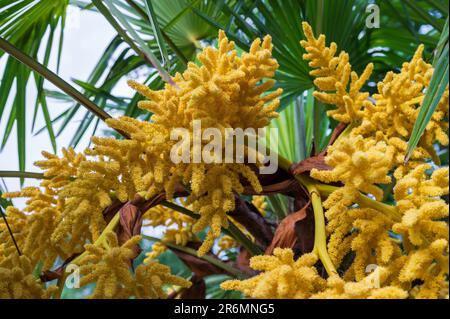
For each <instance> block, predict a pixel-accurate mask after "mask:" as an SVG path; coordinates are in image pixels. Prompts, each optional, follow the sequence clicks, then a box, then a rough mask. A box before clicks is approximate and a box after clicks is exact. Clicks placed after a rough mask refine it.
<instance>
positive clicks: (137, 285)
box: [78, 232, 190, 299]
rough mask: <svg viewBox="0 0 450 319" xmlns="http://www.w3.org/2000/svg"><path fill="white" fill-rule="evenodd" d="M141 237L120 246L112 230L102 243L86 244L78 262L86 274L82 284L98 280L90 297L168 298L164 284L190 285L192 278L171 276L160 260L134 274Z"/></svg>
mask: <svg viewBox="0 0 450 319" xmlns="http://www.w3.org/2000/svg"><path fill="white" fill-rule="evenodd" d="M140 239H141V238H140V236H135V237H133V238H131V239H130V240H128V241H127V242H126V243H124V244H123V245H122V246H119V245H118V240H117V237H116V235H115V233H113V232H108V233H106V234H105V238H104V241H102V242H101V243H99V244H96V245H86V251H87V253H86V254H84V255H83V256H82V257H81V258H80V259H79V260H78V263H79V264H80V273H81V275H82V277H81V280H80V285H81V286H84V285H86V284H88V283H91V282H95V283H96V287H95V290H94V292H93V294H92V295H91V296H90V298H108V299H109V298H130V297H133V296H134V297H136V298H165V297H167V295H166V294H165V293H164V291H163V290H162V286H163V285H164V284H173V285H181V286H183V287H188V286H189V285H190V283H189V282H188V281H186V280H184V279H182V278H179V277H176V276H173V275H171V274H170V270H169V268H168V267H167V266H163V265H160V264H158V263H156V262H151V263H150V264H148V265H140V266H138V267H137V268H136V271H135V274H133V273H132V272H131V269H130V261H131V258H132V256H133V254H134V253H133V251H132V250H131V248H132V247H133V246H134V245H136V244H137V243H138V242H139V241H140Z"/></svg>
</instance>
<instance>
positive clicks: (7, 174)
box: [0, 171, 46, 179]
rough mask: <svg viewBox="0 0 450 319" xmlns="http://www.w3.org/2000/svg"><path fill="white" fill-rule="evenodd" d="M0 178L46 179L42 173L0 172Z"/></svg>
mask: <svg viewBox="0 0 450 319" xmlns="http://www.w3.org/2000/svg"><path fill="white" fill-rule="evenodd" d="M0 177H2V178H3V177H16V178H35V179H45V178H46V177H45V176H44V174H42V173H34V172H19V171H0Z"/></svg>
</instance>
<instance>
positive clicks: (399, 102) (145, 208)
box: [0, 23, 448, 298]
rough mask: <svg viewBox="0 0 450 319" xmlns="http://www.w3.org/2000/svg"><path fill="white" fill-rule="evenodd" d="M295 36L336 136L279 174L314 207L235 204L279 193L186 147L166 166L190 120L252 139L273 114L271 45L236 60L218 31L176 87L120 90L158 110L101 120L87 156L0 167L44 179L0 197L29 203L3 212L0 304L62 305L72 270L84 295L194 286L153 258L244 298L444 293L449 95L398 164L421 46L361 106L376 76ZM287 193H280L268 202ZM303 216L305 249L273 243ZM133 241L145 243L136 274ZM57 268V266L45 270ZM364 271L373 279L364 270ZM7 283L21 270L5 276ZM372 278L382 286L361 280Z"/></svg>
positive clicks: (251, 172)
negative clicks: (24, 300)
mask: <svg viewBox="0 0 450 319" xmlns="http://www.w3.org/2000/svg"><path fill="white" fill-rule="evenodd" d="M303 32H304V35H305V40H303V41H301V45H302V46H303V47H304V49H305V52H306V53H305V55H304V56H303V58H304V59H305V60H309V61H310V67H311V69H312V71H311V73H310V74H311V76H312V77H313V78H314V84H315V86H316V88H317V89H316V92H315V93H314V96H315V98H316V99H317V100H319V101H321V102H322V103H326V104H331V105H334V106H335V108H333V109H331V110H330V111H328V113H327V114H328V116H330V117H331V118H333V119H335V120H336V121H338V122H340V123H343V124H341V125H344V124H345V125H347V128H346V129H345V130H344V131H343V132H342V133H341V134H340V135H339V136H338V137H337V138H336V139H334V140H333V142H332V143H331V145H329V146H328V147H327V149H326V152H325V153H324V154H322V155H324V156H322V155H320V156H318V157H316V158H315V159H314V158H313V159H312V160H311V159H309V160H310V161H311V162H314V160H317V161H322V162H321V163H320V165H317V167H316V166H313V167H312V169H309V170H306V171H304V172H302V173H298V174H297V173H295V172H294V171H295V170H293V166H294V165H293V163H292V162H291V161H290V160H288V159H286V158H284V157H282V156H280V155H278V164H279V167H280V168H281V170H282V172H281V173H280V175H279V176H283V177H285V178H286V176H288V177H287V178H288V181H287V182H288V183H293V184H295V185H296V186H300V187H299V188H300V189H301V190H303V191H304V194H306V195H304V194H303V193H302V192H299V193H298V194H297V193H296V195H295V196H298V198H295V199H296V204H298V203H303V202H304V203H306V202H310V203H311V207H308V205H306V206H305V207H304V208H302V209H301V210H300V211H298V212H286V213H285V214H280V215H279V216H286V219H284V220H282V221H279V220H276V221H270V222H269V221H268V219H265V216H264V215H265V213H266V212H265V205H264V204H261V202H260V201H258V200H257V199H258V198H257V197H256V196H254V197H253V198H252V200H248V198H246V200H248V201H245V200H244V199H243V198H244V197H243V196H244V195H246V196H247V195H248V194H264V193H265V192H266V191H267V193H271V192H273V189H274V185H266V184H264V183H263V180H264V178H263V176H262V175H260V174H258V173H257V172H256V170H255V167H256V168H259V167H261V166H262V165H263V164H262V163H259V162H257V163H256V164H255V165H253V166H250V165H249V164H248V163H217V162H211V163H202V162H200V163H199V162H197V161H195V160H193V159H194V158H193V157H194V156H195V154H196V152H197V153H198V151H199V150H198V149H196V146H194V145H193V144H191V143H190V142H189V145H188V148H189V150H190V151H191V152H190V155H189V156H190V161H188V162H185V161H182V162H175V161H172V160H171V159H172V157H171V155H172V154H171V151H172V149H173V147H174V146H175V143H176V141H174V140H173V139H172V138H171V133H172V132H173V130H175V129H177V128H178V129H179V128H181V129H184V130H185V131H187V132H188V133H189V135H190V136H192V135H194V134H195V133H194V124H193V123H194V122H193V121H194V120H201V121H202V125H204V126H205V127H213V128H216V129H219V130H220V131H221V132H224V131H225V130H226V129H227V128H253V129H259V128H263V127H265V126H267V125H268V124H269V123H270V121H271V120H272V119H274V118H276V117H277V116H278V113H277V112H276V110H277V107H278V106H279V103H280V101H279V97H280V95H281V94H282V91H281V90H280V89H275V88H274V87H275V81H274V80H273V79H272V77H273V76H274V74H275V71H276V70H277V68H278V63H277V61H276V60H275V59H274V58H273V57H272V48H273V46H272V42H271V38H270V37H269V36H267V37H265V38H264V39H263V40H260V39H256V40H255V41H254V42H253V43H252V45H251V46H250V49H249V51H248V52H243V53H242V54H241V55H240V56H239V55H238V53H237V52H236V50H235V48H234V43H233V41H229V40H228V38H227V37H226V35H225V33H224V32H223V31H220V32H219V36H218V46H217V48H216V47H207V48H204V49H203V50H202V52H200V53H199V55H198V57H197V58H198V61H199V63H198V64H195V63H192V62H190V63H188V64H187V68H186V70H185V71H184V72H183V73H182V74H181V73H177V74H176V75H175V76H173V77H172V78H170V79H166V80H167V82H169V83H171V84H172V85H170V84H168V85H166V86H165V87H164V88H163V89H162V90H159V91H154V90H152V89H150V88H149V87H147V86H146V85H143V84H140V83H136V82H134V81H130V82H129V85H130V87H132V88H133V89H135V90H136V91H138V92H139V93H140V94H141V95H143V96H144V97H145V98H146V99H145V100H143V101H140V102H139V104H138V106H139V107H140V108H142V109H143V110H146V111H149V112H151V113H152V114H153V115H152V117H151V120H150V121H140V120H138V119H134V118H130V117H125V116H123V117H119V118H110V117H109V116H108V115H105V114H103V118H104V119H106V123H107V124H108V125H109V126H110V127H111V128H112V129H115V130H116V131H118V132H121V133H123V135H124V136H126V137H127V138H126V139H116V138H111V137H92V145H93V146H92V147H91V148H88V149H86V150H85V151H84V152H83V153H77V152H75V151H74V150H73V149H71V148H69V149H63V150H62V156H61V157H58V156H56V155H53V154H50V153H47V152H43V156H44V160H42V161H38V162H36V163H35V165H36V166H38V167H39V168H41V169H42V170H43V171H44V173H43V175H40V173H27V172H25V173H23V172H22V173H20V174H17V173H14V172H3V171H0V176H4V177H13V176H16V177H22V178H24V177H26V178H42V181H41V184H40V187H25V188H23V189H22V190H21V191H18V192H8V193H5V194H3V197H5V198H17V197H24V198H27V201H26V206H25V208H24V209H23V210H19V209H17V208H15V207H13V206H9V207H8V208H7V211H6V216H7V219H6V220H7V221H8V223H5V222H2V223H0V279H1V278H8V280H7V284H4V285H0V296H5V297H6V298H15V297H19V298H20V297H36V298H50V297H56V298H57V297H61V295H62V291H63V289H64V286H65V280H66V275H67V274H66V273H65V272H64V271H62V272H58V270H59V271H60V270H64V267H65V266H67V265H68V264H76V265H79V266H80V271H81V274H82V277H81V285H82V286H86V285H87V284H90V283H95V284H96V285H95V289H94V290H93V291H92V294H91V295H90V297H91V298H167V297H168V292H167V289H166V287H172V286H176V287H182V288H188V287H190V285H191V282H189V281H188V280H186V279H184V278H180V277H177V276H173V275H171V274H170V269H169V268H168V267H167V266H165V265H162V264H160V263H159V261H158V257H159V255H161V254H162V253H164V252H165V251H166V250H167V249H171V250H173V251H178V252H182V253H185V254H188V255H190V256H191V257H193V258H197V259H195V260H200V261H202V262H208V263H210V264H211V265H213V266H214V267H216V269H220V271H225V272H227V273H228V274H230V275H231V276H232V277H234V279H233V280H230V281H226V282H224V283H223V284H222V288H224V289H226V290H238V291H241V292H243V293H244V295H245V296H246V297H249V298H445V297H447V298H448V207H447V205H445V202H444V201H443V200H442V199H441V198H440V197H441V196H444V195H447V194H448V168H439V169H434V170H432V166H431V165H430V164H429V163H430V161H435V163H437V162H438V160H437V154H436V152H435V149H434V144H435V143H440V144H441V145H444V146H446V145H448V136H447V133H446V131H447V130H448V123H446V122H445V121H443V119H446V118H448V90H447V92H446V93H445V94H444V96H443V97H442V100H441V101H440V102H439V104H438V106H437V108H436V111H435V113H434V114H433V116H432V119H431V121H430V124H429V125H428V126H427V128H426V130H425V132H424V135H423V137H422V138H421V139H420V141H419V143H418V147H417V148H416V149H415V151H414V152H413V153H412V155H411V159H410V160H409V161H408V162H407V163H405V155H406V151H407V141H408V139H409V137H410V135H411V132H412V130H413V126H414V123H415V121H416V120H417V116H418V113H419V112H420V108H421V103H422V102H423V98H424V94H425V91H426V89H427V87H428V86H429V83H430V79H431V76H432V74H433V68H432V66H431V65H429V64H427V63H426V62H425V61H424V60H423V59H422V51H423V46H419V48H418V49H417V51H416V53H415V55H414V56H413V58H412V60H411V61H410V62H407V63H404V64H403V65H402V68H401V70H400V72H398V73H394V72H389V73H388V74H386V77H385V78H384V80H383V81H381V82H380V83H378V86H377V93H376V94H373V95H372V96H371V98H370V99H369V97H370V94H369V93H368V92H365V91H364V89H363V88H364V84H365V82H366V81H368V79H369V78H370V76H371V72H372V70H373V65H372V64H369V65H367V67H366V68H365V69H364V71H363V72H362V73H361V74H359V75H358V74H357V73H356V72H355V71H352V66H351V64H350V61H349V56H348V54H347V53H346V52H341V53H339V54H337V45H336V44H335V43H331V44H330V45H329V46H327V44H326V39H325V37H324V36H323V35H321V36H319V37H317V38H316V37H315V36H314V34H313V31H312V28H311V27H310V26H309V25H308V24H307V23H303ZM142 45H143V44H142ZM23 60H24V61H25V62H27V63H29V62H30V61H29V60H28V59H23ZM44 71H45V70H44ZM205 144H206V141H202V145H201V146H204V145H205ZM221 151H223V150H221ZM246 151H247V154H249V152H251V150H250V149H249V147H246ZM270 153H274V152H273V151H271V152H270ZM311 162H310V163H311ZM301 164H302V163H298V165H301ZM430 171H431V173H430ZM275 174H277V173H275ZM279 176H278V175H276V176H270V177H274V179H275V180H276V178H277V177H279ZM336 185H338V186H336ZM380 185H393V188H392V194H393V197H394V201H393V203H392V205H390V204H387V203H384V202H383V199H384V198H385V194H384V193H383V190H382V188H381V187H380ZM271 187H272V188H271ZM275 188H276V187H275ZM297 188H298V187H297ZM291 191H292V189H289V190H288V191H286V190H285V189H280V188H277V191H275V193H283V194H289V195H291V194H292V192H291ZM267 193H266V194H267ZM299 194H300V195H299ZM303 197H305V198H303ZM237 203H238V204H242V205H241V206H239V205H238V204H237ZM135 204H136V205H135ZM302 212H303V213H305V212H306V213H305V215H306V216H307V217H308V215H307V214H308V213H309V212H311V213H312V214H313V215H314V216H313V217H314V218H313V224H314V236H313V237H314V244H313V246H312V251H299V249H298V248H297V247H296V246H295V245H290V246H289V245H287V246H288V248H286V246H283V245H285V244H280V243H282V242H283V241H280V240H279V239H280V237H282V236H283V235H284V232H285V233H289V234H290V235H291V236H292V234H294V233H295V230H293V229H285V228H289V227H291V228H295V223H294V225H292V223H289V222H290V221H292V219H291V218H297V219H296V221H299V220H300V221H301V220H302V219H303V218H304V216H303V217H302V215H301V213H302ZM288 213H292V214H288ZM238 221H239V222H238ZM284 221H288V222H287V223H284ZM147 227H150V228H151V227H162V229H163V232H162V235H161V238H154V237H151V236H147V235H145V232H143V229H144V228H147ZM262 228H264V229H262ZM274 231H275V234H273V232H274ZM283 231H284V232H283ZM141 233H144V235H141ZM201 233H204V234H206V235H205V238H204V239H203V240H200V238H201V235H200V234H201ZM261 234H262V235H261ZM259 235H261V237H266V238H264V240H263V238H258V236H259ZM308 235H310V234H303V233H302V234H295V236H297V237H298V236H305V237H306V236H308ZM142 238H145V239H149V240H152V241H154V242H155V243H154V244H153V246H152V250H151V251H146V252H145V253H146V258H145V260H144V262H143V263H142V264H141V265H138V266H137V267H136V268H134V267H132V261H133V259H134V258H135V257H136V255H137V250H138V245H139V242H140V240H141V239H142ZM276 238H277V239H276ZM298 239H302V238H299V237H298V238H296V240H298ZM271 240H272V244H273V246H274V247H270V246H269V244H270V241H271ZM277 240H278V241H277ZM280 246H281V247H280ZM18 247H20V251H21V252H22V256H18V254H17V250H18V249H17V248H18ZM191 247H199V248H198V250H194V249H193V248H191ZM268 248H271V249H268ZM272 248H273V249H272ZM266 249H267V250H266ZM211 251H212V253H211ZM237 251H239V254H240V255H239V257H240V258H241V259H245V258H247V257H248V256H249V255H250V256H251V258H250V260H249V264H250V267H251V268H252V269H254V270H255V271H257V272H252V270H249V269H248V267H246V266H242V260H241V261H240V262H238V263H232V262H231V261H223V260H221V259H219V258H216V257H215V256H219V257H220V258H222V256H224V255H225V256H226V255H227V254H229V253H234V254H237V253H238V252H237ZM264 252H265V253H264ZM214 253H215V254H214ZM235 256H236V255H235ZM59 259H62V260H65V261H66V262H65V263H64V264H63V266H61V267H60V269H57V270H54V267H55V265H56V261H57V260H59ZM348 260H350V262H348ZM185 262H186V261H185ZM373 264H376V265H378V268H377V271H376V272H374V273H372V274H368V273H367V267H368V266H370V265H373ZM322 267H323V268H324V269H325V272H326V274H325V272H323V271H321V269H322ZM41 268H42V269H44V270H45V271H44V272H43V274H41V276H40V279H36V278H35V277H34V279H33V281H32V282H31V281H30V279H29V278H31V277H32V276H33V270H34V269H41ZM193 268H194V269H195V267H193ZM52 270H54V271H52ZM244 270H245V271H244ZM11 272H14V273H17V274H19V275H17V276H15V277H14V280H12V281H11V279H9V278H10V277H11V276H10V273H11ZM49 272H50V273H53V274H56V275H55V276H56V278H58V277H59V278H58V284H57V287H55V286H51V287H47V286H46V285H44V281H47V280H45V274H47V273H49ZM58 273H59V275H58ZM255 273H256V275H255ZM195 275H198V274H195ZM375 277H376V279H377V280H379V283H380V285H379V286H373V285H372V283H373V280H374V279H375ZM11 278H12V277H11ZM52 278H53V277H52ZM30 282H31V284H30ZM175 290H176V291H180V290H179V289H178V288H175ZM23 291H28V292H29V293H25V294H24V293H23ZM57 291H58V292H57Z"/></svg>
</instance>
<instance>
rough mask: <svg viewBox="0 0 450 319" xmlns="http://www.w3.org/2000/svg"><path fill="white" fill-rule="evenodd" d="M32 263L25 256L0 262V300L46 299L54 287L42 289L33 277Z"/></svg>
mask: <svg viewBox="0 0 450 319" xmlns="http://www.w3.org/2000/svg"><path fill="white" fill-rule="evenodd" d="M33 269H34V266H33V263H31V262H30V260H29V258H28V257H26V256H20V257H19V256H17V254H16V255H12V256H10V257H8V258H6V259H4V260H0V299H48V298H51V297H52V295H53V294H54V293H55V292H56V290H57V288H56V286H50V287H48V288H44V286H43V285H42V283H41V282H40V281H38V280H36V278H35V277H34V276H33Z"/></svg>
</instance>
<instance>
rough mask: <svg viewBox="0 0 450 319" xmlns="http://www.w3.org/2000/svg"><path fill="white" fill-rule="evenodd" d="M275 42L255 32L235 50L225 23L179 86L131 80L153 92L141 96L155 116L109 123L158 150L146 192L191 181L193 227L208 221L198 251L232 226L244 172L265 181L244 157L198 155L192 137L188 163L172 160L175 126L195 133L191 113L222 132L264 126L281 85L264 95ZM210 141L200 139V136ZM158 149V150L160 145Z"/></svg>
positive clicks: (255, 182)
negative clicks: (199, 159) (203, 159)
mask: <svg viewBox="0 0 450 319" xmlns="http://www.w3.org/2000/svg"><path fill="white" fill-rule="evenodd" d="M271 50H272V44H271V39H270V37H266V38H264V40H263V42H261V41H260V40H259V39H258V40H255V41H254V42H253V44H252V45H251V47H250V51H249V52H248V53H243V54H242V56H241V57H238V56H237V53H236V51H235V50H234V43H233V42H230V41H229V40H228V39H227V38H226V36H225V33H224V32H223V31H220V33H219V46H218V48H217V49H216V48H212V47H208V48H206V49H204V50H203V52H201V53H200V54H199V55H198V60H199V61H200V62H201V64H202V65H201V66H198V65H196V64H194V63H189V65H188V68H187V70H186V71H184V72H183V74H177V75H175V77H174V79H173V80H174V83H175V85H174V86H171V85H166V87H165V88H164V90H161V91H152V90H150V89H149V88H148V87H146V86H144V85H141V84H138V83H136V82H133V81H131V82H130V85H131V86H132V87H134V88H135V89H136V90H137V91H139V92H140V93H141V94H142V95H144V96H145V97H147V98H148V99H149V101H142V102H140V103H139V107H141V108H143V109H146V110H149V111H151V112H153V115H152V118H151V124H148V125H146V126H147V127H151V129H150V128H148V130H147V131H145V130H144V129H143V128H141V130H139V128H140V127H138V128H136V127H135V125H133V126H132V125H129V124H131V122H132V120H131V119H127V118H121V119H120V121H121V123H118V122H117V121H116V122H114V123H108V124H112V125H113V126H114V127H115V128H118V129H121V130H123V131H125V132H127V133H130V135H131V137H132V139H133V140H135V139H138V136H139V138H142V139H144V140H143V143H144V144H145V145H144V148H145V149H146V150H147V149H148V148H150V149H148V151H147V152H146V154H157V155H158V157H159V159H156V164H153V165H155V169H154V170H153V176H151V177H149V178H150V179H154V180H155V182H156V183H152V186H151V188H144V189H143V191H145V193H144V196H145V197H150V196H152V195H154V194H155V192H156V191H161V190H165V192H166V194H167V195H168V199H171V195H172V194H173V189H174V187H175V185H176V184H177V183H181V184H184V185H187V186H189V188H190V195H189V197H188V198H187V204H189V205H192V209H193V210H194V211H195V212H198V213H199V214H200V218H199V220H198V221H197V222H196V223H195V224H194V227H193V231H194V232H198V231H200V230H202V229H204V228H205V227H207V226H210V230H209V232H208V234H207V237H206V239H205V241H204V242H203V245H202V247H201V248H200V249H199V255H203V254H205V253H206V252H207V251H208V250H209V249H210V248H211V247H212V244H213V240H214V239H215V238H218V237H219V236H220V232H221V227H227V226H228V218H227V215H226V213H227V212H229V211H232V210H233V209H234V193H235V192H237V193H240V192H242V191H243V185H242V181H241V177H243V178H245V179H247V180H248V182H249V183H250V184H251V185H252V187H253V188H254V189H255V190H256V191H257V192H259V191H261V186H260V184H259V181H258V179H257V177H256V175H255V173H254V172H253V171H252V170H251V169H250V168H249V167H248V166H247V165H245V164H239V163H231V164H218V163H212V164H205V163H195V161H194V160H193V157H194V156H195V154H196V153H198V152H200V150H198V149H193V148H194V146H193V145H190V147H191V152H190V156H191V163H178V164H175V163H173V162H172V161H171V160H170V150H171V148H172V146H173V145H174V144H175V141H172V140H170V132H171V131H172V130H173V129H177V128H184V129H186V130H188V132H190V136H191V137H193V134H194V131H193V130H194V128H193V120H200V121H201V125H202V127H208V128H217V129H219V130H221V132H222V133H223V134H222V136H223V137H224V136H226V134H225V129H226V128H244V129H245V128H254V129H257V128H261V127H264V126H266V125H267V124H268V123H269V122H270V120H271V119H272V118H274V117H276V116H277V113H276V112H275V109H276V108H277V107H278V105H279V100H278V99H277V97H278V96H279V95H280V94H281V90H276V91H274V92H272V93H269V94H265V95H263V93H265V92H266V91H267V90H270V89H271V88H272V87H273V85H274V83H275V82H274V81H273V80H267V81H263V80H264V78H270V77H272V76H273V75H274V73H275V70H276V69H277V67H278V64H277V62H276V61H275V59H273V58H272V57H271ZM262 81H263V82H262ZM261 82H262V83H261ZM110 122H111V121H110ZM141 126H142V125H141ZM153 130H155V131H156V132H153ZM144 132H145V133H146V134H145V133H144ZM137 135H138V136H137ZM155 137H156V141H155ZM191 141H193V138H191ZM207 142H208V143H209V141H202V144H206V143H207ZM191 144H192V142H191ZM156 149H157V150H158V152H156V153H155V150H156ZM159 163H160V164H159ZM154 185H156V186H158V187H156V188H155V186H154Z"/></svg>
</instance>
